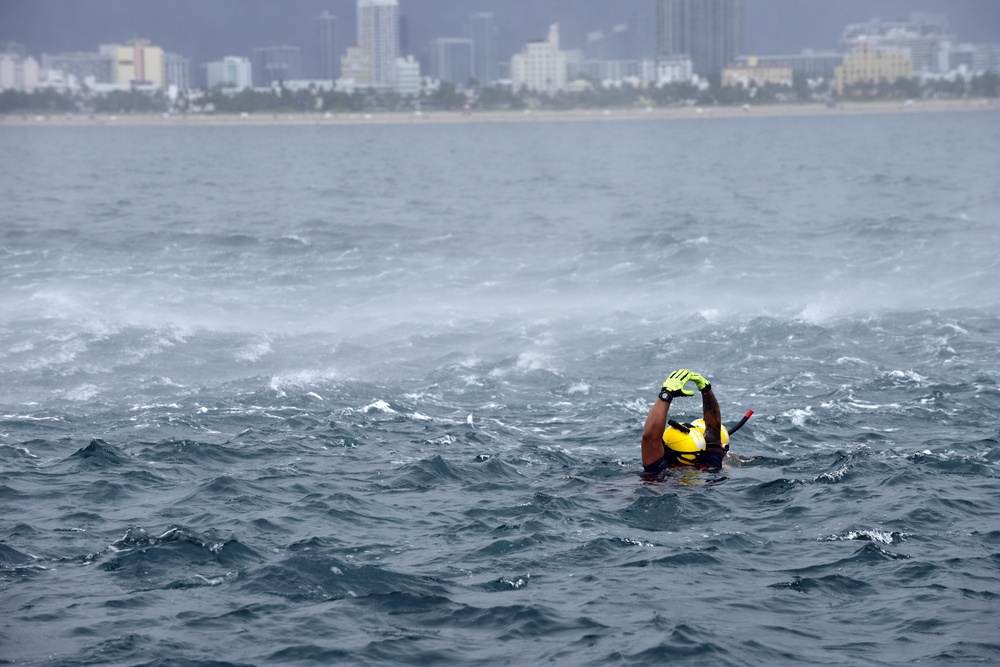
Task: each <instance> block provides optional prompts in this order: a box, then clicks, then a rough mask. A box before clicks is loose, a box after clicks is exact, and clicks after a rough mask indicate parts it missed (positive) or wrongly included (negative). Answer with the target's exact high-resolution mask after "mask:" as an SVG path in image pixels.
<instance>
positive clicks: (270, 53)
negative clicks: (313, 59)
mask: <svg viewBox="0 0 1000 667" xmlns="http://www.w3.org/2000/svg"><path fill="white" fill-rule="evenodd" d="M301 64H302V54H301V52H300V50H299V47H297V46H264V47H259V48H256V49H254V50H253V82H254V85H255V86H257V87H260V88H265V87H267V86H271V85H273V84H275V83H280V82H282V81H289V80H292V79H301V78H302V75H301V72H302V68H301Z"/></svg>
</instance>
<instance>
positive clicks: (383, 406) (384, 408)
mask: <svg viewBox="0 0 1000 667" xmlns="http://www.w3.org/2000/svg"><path fill="white" fill-rule="evenodd" d="M373 410H375V411H378V412H384V413H386V414H396V411H395V410H393V409H392V408H391V407H389V404H388V403H386V402H385V401H383V400H377V401H375V402H374V403H371V404H369V405H366V406H365V407H363V408H361V412H363V413H365V414H368V413H369V412H372V411H373Z"/></svg>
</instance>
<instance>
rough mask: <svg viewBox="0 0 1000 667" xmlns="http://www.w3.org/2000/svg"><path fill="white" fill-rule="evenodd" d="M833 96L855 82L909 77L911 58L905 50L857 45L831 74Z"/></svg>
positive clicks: (911, 71) (863, 42) (866, 41)
mask: <svg viewBox="0 0 1000 667" xmlns="http://www.w3.org/2000/svg"><path fill="white" fill-rule="evenodd" d="M833 76H834V81H835V84H836V87H837V94H838V95H843V94H844V88H846V87H847V86H850V85H853V84H856V83H875V84H877V83H878V82H879V81H881V80H882V79H885V80H886V81H889V82H890V83H891V82H894V81H896V79H899V78H904V79H911V78H913V59H912V58H910V54H909V53H908V52H906V51H900V50H896V49H893V50H888V49H876V48H875V47H874V46H873V45H872V43H871V42H870V41H869V40H866V39H862V40H860V41H859V42H858V48H857V50H856V51H855V52H854V53H852V54H851V55H849V56H847V58H845V59H844V64H843V65H841V66H840V67H837V68H836V69H834V71H833Z"/></svg>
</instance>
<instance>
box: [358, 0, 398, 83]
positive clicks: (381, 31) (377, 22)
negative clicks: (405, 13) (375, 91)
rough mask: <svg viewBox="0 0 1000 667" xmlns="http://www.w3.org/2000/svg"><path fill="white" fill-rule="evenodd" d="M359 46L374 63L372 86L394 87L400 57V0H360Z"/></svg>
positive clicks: (372, 64)
mask: <svg viewBox="0 0 1000 667" xmlns="http://www.w3.org/2000/svg"><path fill="white" fill-rule="evenodd" d="M358 44H359V45H360V46H361V50H362V51H363V52H364V54H365V55H366V56H368V59H369V61H370V62H371V68H372V70H371V82H372V85H373V86H375V87H391V86H394V85H395V83H396V59H397V58H398V57H399V2H398V1H397V0H358Z"/></svg>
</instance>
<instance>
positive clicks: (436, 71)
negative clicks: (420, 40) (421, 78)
mask: <svg viewBox="0 0 1000 667" xmlns="http://www.w3.org/2000/svg"><path fill="white" fill-rule="evenodd" d="M430 64H431V72H430V73H431V76H432V77H434V78H435V79H440V80H441V81H447V82H449V83H453V84H455V85H456V86H465V85H466V84H468V82H469V79H470V78H472V40H471V39H462V38H460V37H439V38H438V39H435V40H431V44H430Z"/></svg>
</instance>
